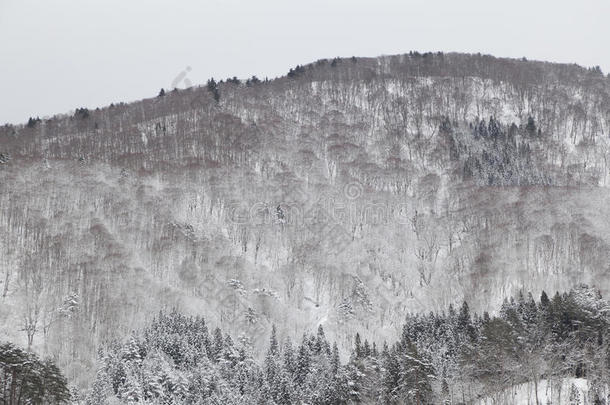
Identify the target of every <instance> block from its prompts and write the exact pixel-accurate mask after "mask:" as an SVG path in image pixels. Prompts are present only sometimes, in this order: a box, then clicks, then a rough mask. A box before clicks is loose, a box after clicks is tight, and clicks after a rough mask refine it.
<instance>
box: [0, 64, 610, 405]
mask: <svg viewBox="0 0 610 405" xmlns="http://www.w3.org/2000/svg"><path fill="white" fill-rule="evenodd" d="M157 93H158V96H157V95H156V94H157ZM154 94H155V97H152V98H150V99H146V100H142V101H139V102H135V103H130V104H123V103H120V104H116V105H110V106H107V107H104V108H99V109H86V108H78V109H76V110H75V111H74V112H72V113H69V114H64V115H58V116H55V117H51V118H43V119H40V118H37V117H32V118H31V119H30V120H29V122H28V123H27V124H25V125H5V126H2V127H0V207H1V208H2V209H1V210H0V295H1V296H0V300H1V305H0V341H11V342H15V343H16V344H18V345H20V346H21V347H23V348H25V349H31V350H33V351H35V352H36V353H38V354H40V355H41V356H44V357H46V356H51V357H53V358H54V359H55V360H56V363H57V365H58V366H59V368H60V369H61V370H63V372H64V373H65V375H66V377H67V379H68V381H69V382H70V384H72V385H74V386H76V387H79V388H80V389H83V390H85V389H87V388H88V387H90V386H91V384H92V382H93V381H98V380H99V378H97V377H96V373H95V370H96V368H97V359H98V357H99V353H98V349H99V348H101V347H106V349H105V350H104V353H106V356H110V355H111V354H112V353H115V352H116V350H119V349H118V348H115V349H116V350H115V349H112V348H110V347H109V346H108V345H109V344H110V342H113V341H115V340H117V339H118V341H119V342H123V341H124V339H125V338H126V337H127V336H130V335H131V334H132V333H137V332H136V331H142V330H144V331H145V330H147V329H146V328H150V327H151V326H150V325H154V322H155V321H153V319H155V317H156V316H157V315H158V313H159V311H164V313H170V312H171V311H172V309H174V308H175V309H176V310H177V311H178V312H179V313H181V314H184V315H185V316H194V317H196V316H200V317H204V318H205V320H206V324H207V325H214V327H219V328H221V329H222V336H223V339H224V337H225V336H227V335H230V336H232V338H233V342H234V343H235V345H236V346H235V348H236V349H235V350H237V351H238V350H239V349H237V348H238V347H240V346H239V345H237V342H238V341H240V339H248V340H249V345H250V347H251V350H252V352H251V353H247V352H246V354H245V355H246V356H253V358H254V359H255V360H256V362H257V364H258V366H257V367H259V368H260V369H261V370H262V369H263V368H264V367H263V365H262V364H263V363H260V361H261V358H260V353H265V352H266V350H267V349H268V344H269V336H270V334H271V330H272V325H275V326H276V329H277V334H278V336H281V337H282V343H281V345H280V346H282V345H283V341H284V339H285V338H290V339H291V340H292V341H293V342H294V351H295V352H298V351H299V346H300V345H302V336H303V333H306V336H310V335H311V334H313V335H314V337H315V336H317V335H316V334H317V331H318V327H319V326H322V328H323V330H324V333H325V339H327V342H328V345H329V347H331V348H332V343H330V342H336V344H337V351H338V353H339V356H340V357H341V359H342V360H343V362H342V366H341V367H343V369H344V370H346V371H345V372H346V373H348V371H349V370H352V371H353V367H356V368H358V367H363V368H364V370H365V371H362V370H360V368H358V370H360V371H359V372H360V373H362V374H363V375H364V376H365V377H366V378H371V379H374V378H377V377H378V378H382V375H381V374H380V375H375V374H374V373H382V371H375V372H373V371H371V370H373V369H375V367H376V366H374V365H373V364H380V363H383V361H385V360H384V357H383V356H382V354H381V353H382V352H383V348H382V347H377V348H376V350H377V357H376V359H375V361H373V360H371V361H370V362H369V361H368V360H365V359H361V360H358V362H359V363H358V362H356V363H354V362H353V361H349V362H348V363H347V365H346V363H345V362H346V361H347V359H348V358H349V357H350V353H352V351H353V350H354V341H355V339H356V334H357V333H358V336H359V337H360V339H361V341H362V342H364V341H365V340H366V341H368V342H371V344H372V342H376V343H377V345H378V346H379V345H381V344H382V342H384V341H386V342H388V345H389V346H388V351H389V352H391V351H392V350H398V351H400V350H402V349H404V350H407V349H405V347H407V346H408V347H411V346H410V345H409V344H407V340H406V337H405V335H404V330H405V329H403V325H404V324H405V317H406V315H407V314H408V313H412V314H416V313H422V314H423V313H426V314H427V313H428V312H429V311H435V312H436V313H437V314H440V313H441V312H442V311H447V309H448V308H449V305H450V304H455V303H456V302H463V301H465V302H468V304H469V306H470V309H471V310H472V311H473V313H474V312H477V313H479V314H482V313H484V311H489V312H490V313H491V315H490V319H491V320H492V321H493V322H496V321H497V322H505V323H508V324H510V322H511V321H510V318H506V319H504V315H501V316H500V318H498V319H499V320H497V319H496V318H495V317H494V314H493V312H492V311H493V310H494V309H497V308H500V307H501V306H502V303H503V300H504V299H505V298H509V297H511V296H515V297H517V296H518V294H519V292H523V294H525V296H526V297H527V293H530V292H531V294H532V295H533V296H534V297H539V296H540V294H541V292H542V291H543V290H545V291H553V292H554V291H559V292H560V296H562V294H563V293H564V292H566V293H567V292H568V291H570V290H572V289H574V288H576V286H578V285H580V284H581V283H584V284H587V285H589V286H591V287H594V288H596V289H598V290H599V291H601V293H602V295H604V296H607V294H609V293H610V279H609V278H608V277H609V275H608V274H609V273H608V270H609V269H610V249H609V247H610V246H609V244H610V226H609V225H610V224H609V223H608V221H607V218H609V217H610V204H608V202H609V201H608V197H610V194H609V193H608V185H610V169H609V167H608V164H609V162H608V159H609V158H610V138H609V135H610V133H609V131H610V79H609V78H608V77H606V76H604V75H603V74H602V72H601V71H600V70H599V69H598V68H591V69H587V68H582V67H579V66H576V65H565V64H552V63H545V62H535V61H527V60H513V59H502V58H494V57H491V56H487V55H465V54H441V53H438V54H437V53H434V54H432V53H426V54H419V53H410V54H405V55H398V56H387V57H379V58H337V59H332V60H320V61H317V62H315V63H312V64H309V65H305V66H297V67H295V68H293V69H291V70H290V72H288V74H287V75H286V76H284V77H280V78H277V79H273V80H267V79H258V78H255V77H253V78H250V79H248V80H247V81H246V80H238V79H229V80H218V78H217V79H216V80H210V81H209V82H208V83H207V84H206V85H204V86H201V87H193V88H189V89H186V90H173V89H165V90H163V91H162V92H159V91H158V90H157V91H155V92H154ZM551 301H553V300H552V299H551ZM503 308H505V307H503ZM456 311H457V312H458V313H459V308H456ZM499 314H500V313H498V314H497V315H499ZM439 316H440V315H439ZM447 316H449V315H446V317H444V318H442V317H441V318H438V319H441V320H439V321H438V322H440V323H441V324H444V323H446V322H448V321H447V319H448V318H447ZM414 319H419V320H420V321H422V322H423V321H424V320H425V322H430V320H429V319H428V318H411V317H409V318H407V326H409V325H411V326H412V325H413V322H415V320H414ZM157 321H158V318H157ZM484 322H486V321H484V320H483V317H482V316H481V317H479V319H476V320H473V325H476V327H475V329H476V331H477V332H476V333H477V334H478V335H477V336H478V337H477V336H475V337H476V338H477V339H478V338H479V337H480V335H481V334H484V333H486V332H485V331H486V327H485V326H484ZM501 326H502V327H506V325H505V324H502V325H501ZM409 327H410V326H409ZM409 327H408V328H407V329H406V330H408V331H409V332H408V333H409V336H407V337H408V341H409V342H411V343H410V344H411V345H412V346H413V347H417V350H418V353H419V355H420V356H422V355H425V356H431V358H430V359H428V360H425V361H429V362H430V364H432V365H434V367H435V368H436V367H439V364H438V361H439V359H437V358H434V357H433V356H432V354H431V353H427V352H426V350H425V348H424V347H420V343H419V342H420V339H425V338H426V336H425V334H424V335H423V337H422V336H420V334H419V333H415V332H413V331H411V330H410V329H409ZM511 327H515V328H516V326H515V325H512V326H511ZM412 333H414V335H413V336H412V335H411V334H412ZM473 333H474V332H473ZM490 333H491V332H490ZM136 336H138V335H136ZM210 336H211V337H210V339H213V338H212V332H210ZM134 339H135V340H134V342H135V343H137V344H140V343H142V342H143V341H142V340H138V339H144V337H141V336H140V337H134ZM306 339H307V340H310V338H309V337H307V338H306ZM473 339H474V338H473ZM475 340H476V339H475ZM390 342H399V343H397V344H396V347H395V345H394V344H392V343H390ZM306 343H307V342H306ZM307 344H309V343H307ZM144 346H145V345H144ZM282 347H283V346H282ZM309 349H311V347H310V348H309ZM113 350H115V352H113ZM121 350H122V349H121ZM282 350H283V349H280V350H279V351H280V352H282ZM371 350H372V349H371ZM404 350H403V351H404ZM409 350H411V349H409ZM206 353H207V352H206ZM256 353H259V355H257V354H256ZM454 356H458V355H457V354H455V355H454ZM327 357H328V359H326V360H323V359H322V357H320V358H316V360H315V361H328V362H330V361H331V360H332V350H331V356H327ZM352 357H353V356H352ZM208 360H209V367H210V369H213V370H215V371H214V372H218V373H219V374H218V375H222V372H223V370H222V367H225V365H224V364H225V363H224V362H222V363H221V364H220V365H219V364H217V360H218V359H217V358H216V357H211V358H208ZM454 360H455V359H454ZM142 361H144V359H142ZM230 361H233V360H230ZM312 361H313V360H312ZM422 361H423V360H422ZM452 361H453V360H452ZM456 361H457V360H456ZM519 361H521V359H519ZM142 364H144V363H142ZM206 364H208V363H206ZM231 364H232V363H231ZM329 364H330V363H329ZM350 364H351V365H352V366H350ZM418 364H419V363H418ZM426 364H427V363H426ZM472 364H476V361H475V360H473V361H472ZM494 364H497V363H494ZM519 364H520V363H519ZM596 364H601V363H596ZM167 367H173V366H172V365H171V362H170V363H168V365H167ZM206 367H207V366H206ZM350 367H352V369H350ZM443 367H444V366H443ZM447 367H450V366H449V365H447ZM378 370H381V368H379V369H378ZM441 370H444V369H443V368H441ZM132 371H133V370H132ZM130 372H131V371H130ZM133 372H135V371H133ZM442 372H445V371H439V370H438V369H437V370H436V373H437V374H438V373H442ZM447 372H448V371H447ZM452 372H453V371H452ZM473 372H474V371H473ZM257 373H258V371H257ZM503 373H504V371H503ZM506 373H508V374H510V373H512V371H510V370H509V371H506ZM98 374H99V373H98ZM246 374H247V372H246ZM508 374H506V375H505V374H502V378H510V380H508V381H510V382H511V383H513V384H522V383H526V382H529V381H534V380H533V379H532V380H530V379H529V377H527V378H526V377H525V376H524V377H523V378H517V376H514V375H512V374H510V377H509V376H507V375H508ZM247 375H248V376H249V377H248V378H251V376H250V375H249V374H247ZM257 375H258V374H257ZM459 375H460V376H461V377H463V378H472V379H471V380H468V381H460V382H459V383H458V382H457V381H454V380H451V378H454V377H453V376H452V377H446V378H445V379H446V380H447V381H446V382H447V386H448V390H449V391H448V392H449V394H448V395H450V398H452V399H450V400H452V401H454V402H453V403H458V401H463V400H464V398H466V397H462V399H459V398H460V396H462V395H471V394H472V396H468V397H467V398H470V399H467V401H468V400H474V399H477V397H476V396H475V394H481V395H492V393H497V392H500V391H499V390H501V389H505V388H506V387H508V385H507V384H504V383H502V384H498V385H495V386H493V387H492V386H489V385H491V384H488V382H486V381H484V379H478V382H476V383H475V382H473V381H475V380H477V379H476V378H473V374H470V371H468V372H465V371H461V372H460V373H459ZM562 375H563V374H562ZM565 375H568V373H566V374H565ZM574 375H575V377H574V378H577V376H576V374H574ZM98 376H99V375H98ZM218 378H221V377H218ZM223 378H224V377H223ZM231 378H233V377H231ZM235 378H237V377H235ZM252 378H254V377H252ZM257 378H258V377H257ZM261 378H262V377H261ZM341 378H343V377H341ZM346 378H347V377H346ZM363 378H364V377H363ZM532 378H534V377H533V375H532ZM536 378H538V379H540V380H543V379H544V384H545V386H548V387H552V386H553V381H551V380H549V378H551V376H549V375H548V373H545V372H541V373H540V374H539V375H537V377H536ZM578 378H580V377H578ZM341 381H342V382H341ZM341 381H339V382H337V384H339V383H341V384H343V382H345V380H341ZM439 381H441V380H438V379H433V380H432V381H430V384H431V387H432V388H431V389H432V392H433V393H434V395H440V394H439V393H440V392H444V391H443V390H440V391H439V389H438V387H437V386H436V385H435V384H439ZM223 383H224V382H223ZM226 383H227V384H229V385H230V386H231V387H233V385H231V384H234V382H232V381H226ZM291 384H292V382H291ZM312 384H313V383H312ZM460 384H461V385H460ZM378 385H379V384H378V383H375V384H373V386H375V387H377V386H378ZM458 386H460V387H461V388H459V389H458V388H456V387H458ZM600 386H601V385H600ZM270 389H271V388H270ZM468 390H470V391H468ZM320 392H321V391H320ZM403 394H404V395H407V394H405V393H404V392H402V391H401V395H403ZM240 395H243V393H242V394H240ZM316 395H317V394H316ZM319 395H322V394H319ZM362 395H369V396H367V398H378V397H376V396H375V395H377V394H374V395H373V394H371V393H364V394H362ZM434 398H436V399H434V400H432V401H436V400H437V399H438V396H435V397H434ZM456 398H457V399H456ZM478 399H481V398H478ZM398 401H399V400H398ZM432 403H435V402H432Z"/></svg>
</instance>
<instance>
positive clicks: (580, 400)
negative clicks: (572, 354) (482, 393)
mask: <svg viewBox="0 0 610 405" xmlns="http://www.w3.org/2000/svg"><path fill="white" fill-rule="evenodd" d="M572 386H574V388H572ZM536 392H537V393H538V401H536V395H535V394H536ZM588 392H589V386H588V384H587V380H586V379H584V378H564V379H563V380H562V381H561V382H559V381H553V382H552V383H551V384H549V382H548V380H540V381H539V382H538V389H537V390H536V387H535V384H534V383H533V382H530V383H526V384H520V385H516V386H514V387H512V388H511V389H507V390H504V391H502V392H500V393H497V394H495V395H493V396H489V397H486V398H484V399H482V400H480V401H479V402H478V403H477V405H536V404H539V405H547V404H552V405H563V404H566V405H568V404H569V405H572V404H579V405H589V404H592V403H593V402H592V401H591V399H590V398H588ZM572 399H573V400H574V402H571V400H572Z"/></svg>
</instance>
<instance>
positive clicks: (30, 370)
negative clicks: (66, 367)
mask: <svg viewBox="0 0 610 405" xmlns="http://www.w3.org/2000/svg"><path fill="white" fill-rule="evenodd" d="M69 399H70V391H69V390H68V387H67V382H66V379H65V377H64V376H63V375H62V374H61V372H60V371H59V369H58V368H57V366H56V365H55V363H54V362H53V361H52V360H48V359H47V360H44V361H41V360H40V359H39V358H38V356H36V355H35V354H33V353H28V352H26V351H24V350H22V349H20V348H19V347H17V346H15V345H13V344H12V343H4V344H2V345H0V403H1V404H7V405H20V404H43V403H45V404H59V403H65V402H67V401H68V400H69Z"/></svg>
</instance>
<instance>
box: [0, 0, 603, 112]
mask: <svg viewBox="0 0 610 405" xmlns="http://www.w3.org/2000/svg"><path fill="white" fill-rule="evenodd" d="M609 38H610V1H609V0H578V1H575V0H569V1H567V0H510V1H497V0H402V1H400V0H396V1H390V0H375V1H366V2H365V1H360V0H337V1H332V0H326V1H323V0H300V1H292V0H261V1H256V0H247V1H241V2H240V1H236V0H207V1H204V0H173V1H170V0H165V1H160V0H35V1H34V0H0V124H2V123H4V122H12V123H19V122H24V121H26V120H27V118H28V117H29V116H41V117H43V116H47V115H52V114H54V113H64V112H68V111H70V110H73V109H75V108H77V107H81V106H82V107H89V108H94V107H97V106H104V105H108V104H110V103H111V102H117V101H133V100H137V99H140V98H145V97H151V96H154V95H156V94H157V92H158V91H159V89H160V88H161V87H165V88H169V87H171V84H172V81H174V79H175V78H176V76H178V75H179V74H180V72H182V71H183V70H185V69H186V67H187V66H190V67H191V68H192V70H191V71H190V72H188V75H187V78H188V80H190V82H192V83H194V84H199V83H204V82H205V81H206V80H207V79H208V78H210V77H212V76H213V77H215V78H217V79H218V78H226V77H228V76H233V75H236V76H238V77H242V78H244V77H249V76H251V75H253V74H255V75H257V76H259V77H265V76H268V77H270V78H272V77H275V76H278V75H281V74H285V73H286V72H287V71H288V69H289V68H290V67H292V66H294V65H297V64H303V63H308V62H312V61H314V60H317V59H320V58H330V57H334V56H352V55H356V56H377V55H381V54H397V53H405V52H408V51H409V50H418V51H439V50H441V51H463V52H482V53H490V54H493V55H496V56H509V57H522V56H526V57H527V58H529V59H541V60H549V61H557V62H575V63H578V64H581V65H584V66H594V65H600V66H601V67H602V69H603V71H604V72H605V73H608V72H609V71H610V50H609V48H608V44H609V43H608V40H609ZM183 86H184V81H183V82H182V83H181V84H180V85H179V86H178V87H183Z"/></svg>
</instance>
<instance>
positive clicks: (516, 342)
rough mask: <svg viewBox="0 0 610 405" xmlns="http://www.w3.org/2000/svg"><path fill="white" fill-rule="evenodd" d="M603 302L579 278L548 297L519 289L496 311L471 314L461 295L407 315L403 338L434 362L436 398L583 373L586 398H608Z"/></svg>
mask: <svg viewBox="0 0 610 405" xmlns="http://www.w3.org/2000/svg"><path fill="white" fill-rule="evenodd" d="M609 309H610V306H608V303H607V302H606V301H605V300H603V299H602V297H601V295H600V293H599V292H598V291H595V290H593V289H590V288H588V287H586V286H580V287H578V288H575V289H573V290H572V291H570V292H568V293H564V294H559V293H557V294H555V296H554V297H553V298H552V299H549V297H548V296H547V294H546V293H545V292H544V291H543V292H542V294H541V297H540V300H539V301H538V302H536V301H535V300H534V298H533V297H532V295H531V294H527V296H526V295H524V294H519V295H518V297H517V298H516V299H514V298H511V299H510V300H505V302H504V304H503V305H502V307H501V309H500V311H499V313H498V315H497V316H490V315H489V314H488V313H487V312H485V313H484V314H483V315H482V316H479V315H477V314H474V315H471V314H470V310H469V308H468V304H467V303H464V304H463V305H462V306H461V307H460V308H459V310H457V311H456V310H455V309H454V308H453V307H449V310H448V312H447V313H430V314H429V315H410V316H408V318H407V322H406V324H405V326H404V329H403V340H410V341H412V342H414V344H415V346H416V347H417V348H418V350H419V352H420V354H421V356H422V357H423V358H425V359H427V361H429V362H430V363H431V364H432V365H433V369H434V371H435V376H436V377H435V379H434V384H435V385H436V390H435V391H436V392H437V395H439V397H440V399H441V400H439V402H442V401H447V402H448V403H469V402H472V401H474V400H476V399H477V398H480V397H483V396H490V395H493V394H494V393H497V392H501V391H503V390H505V389H507V388H510V387H514V386H516V385H519V384H522V383H531V384H534V385H535V386H537V385H538V383H539V382H540V381H541V380H543V379H544V380H546V381H548V382H551V383H553V382H555V385H556V386H558V387H560V386H561V384H562V382H563V381H564V380H565V379H566V378H572V377H575V378H586V380H587V382H588V384H589V387H590V390H589V393H590V395H591V398H590V402H591V403H594V404H607V403H608V400H609V398H607V392H606V391H607V390H606V388H605V387H607V385H608V384H609V383H610V373H609V371H610V344H609V339H608V338H609V337H610V335H609V334H608V333H609V329H608V326H609V318H608V310H609ZM565 395H566V396H567V395H568V393H565Z"/></svg>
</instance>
